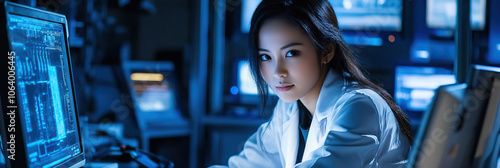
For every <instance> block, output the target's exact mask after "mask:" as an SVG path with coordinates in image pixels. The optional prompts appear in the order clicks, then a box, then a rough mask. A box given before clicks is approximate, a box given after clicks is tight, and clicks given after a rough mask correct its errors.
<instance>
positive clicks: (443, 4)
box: [426, 0, 486, 30]
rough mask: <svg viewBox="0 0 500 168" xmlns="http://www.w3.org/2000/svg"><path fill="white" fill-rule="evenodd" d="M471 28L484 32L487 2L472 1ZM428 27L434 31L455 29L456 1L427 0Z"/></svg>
mask: <svg viewBox="0 0 500 168" xmlns="http://www.w3.org/2000/svg"><path fill="white" fill-rule="evenodd" d="M470 2H471V4H470V13H471V14H470V26H471V29H472V30H484V27H485V25H486V0H471V1H470ZM426 21H427V26H428V27H429V28H433V29H455V25H456V23H457V1H456V0H427V12H426Z"/></svg>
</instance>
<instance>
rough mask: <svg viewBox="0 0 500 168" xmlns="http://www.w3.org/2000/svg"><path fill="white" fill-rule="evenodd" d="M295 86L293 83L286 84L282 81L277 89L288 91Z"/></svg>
mask: <svg viewBox="0 0 500 168" xmlns="http://www.w3.org/2000/svg"><path fill="white" fill-rule="evenodd" d="M293 86H295V85H293V84H286V83H280V84H277V85H276V90H278V91H280V92H286V91H288V90H290V89H292V87H293Z"/></svg>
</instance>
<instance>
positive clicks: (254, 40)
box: [248, 0, 412, 143]
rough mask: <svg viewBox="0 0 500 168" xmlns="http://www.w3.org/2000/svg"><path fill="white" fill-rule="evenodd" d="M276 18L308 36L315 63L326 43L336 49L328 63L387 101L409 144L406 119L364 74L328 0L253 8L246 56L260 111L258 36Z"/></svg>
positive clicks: (273, 0)
mask: <svg viewBox="0 0 500 168" xmlns="http://www.w3.org/2000/svg"><path fill="white" fill-rule="evenodd" d="M276 17H282V18H284V19H286V20H287V21H289V22H291V23H292V24H295V25H297V26H298V27H299V28H301V29H302V30H303V31H304V32H306V33H307V34H308V35H309V37H310V39H311V40H312V42H313V44H314V47H315V49H316V51H317V53H318V62H319V60H320V58H321V56H323V55H325V52H327V51H328V49H327V46H334V48H335V50H334V51H332V52H335V55H334V57H333V59H332V60H331V61H330V62H329V63H328V66H329V67H330V68H332V69H334V70H336V71H337V72H340V73H342V74H343V77H344V78H345V79H346V80H347V81H349V82H356V83H357V84H358V85H359V86H360V87H363V88H368V89H371V90H373V91H375V92H377V93H378V94H379V95H380V96H381V97H382V98H383V99H384V100H385V101H386V102H387V104H389V106H390V107H391V110H392V112H393V113H394V116H395V117H396V119H397V121H398V124H399V127H400V129H401V130H402V132H403V133H404V134H405V135H406V137H408V139H409V140H410V143H411V142H412V136H411V131H410V124H409V122H408V118H406V115H405V113H404V112H403V110H402V109H401V108H400V107H399V106H398V105H397V104H396V102H395V101H394V99H393V98H392V96H391V95H390V94H389V93H387V91H385V90H384V89H382V88H381V87H380V86H378V85H376V84H374V83H373V82H371V81H370V80H369V79H368V78H367V77H366V75H365V71H364V70H363V68H362V67H361V66H360V64H359V63H358V60H357V58H356V55H355V54H354V53H353V52H352V51H351V49H350V48H349V46H348V45H347V44H346V43H345V42H344V40H343V39H342V37H341V34H340V30H339V26H338V21H337V16H336V15H335V11H334V10H333V8H332V6H331V4H330V3H329V2H328V1H327V0H263V1H262V2H261V3H260V4H259V6H258V7H257V9H256V10H255V12H254V14H253V16H252V22H251V27H250V32H249V46H250V50H249V51H250V53H249V55H248V57H249V58H248V59H249V62H250V70H251V73H252V76H253V77H254V79H255V81H256V83H257V88H258V91H259V96H260V106H261V109H262V110H264V108H265V106H266V102H267V98H268V95H269V92H268V86H267V83H266V82H265V81H264V79H263V78H262V75H261V73H260V68H259V59H258V46H259V44H258V42H259V40H258V35H259V29H260V27H261V26H262V23H263V22H264V21H266V20H268V19H270V18H276Z"/></svg>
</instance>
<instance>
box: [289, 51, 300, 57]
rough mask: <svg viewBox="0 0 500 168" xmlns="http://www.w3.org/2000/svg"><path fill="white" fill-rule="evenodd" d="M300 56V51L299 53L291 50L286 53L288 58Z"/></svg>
mask: <svg viewBox="0 0 500 168" xmlns="http://www.w3.org/2000/svg"><path fill="white" fill-rule="evenodd" d="M299 54H300V51H297V50H290V51H288V52H287V53H286V56H287V57H293V56H297V55H299Z"/></svg>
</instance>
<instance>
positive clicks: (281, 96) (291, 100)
mask: <svg viewBox="0 0 500 168" xmlns="http://www.w3.org/2000/svg"><path fill="white" fill-rule="evenodd" d="M278 97H279V98H280V100H281V101H284V102H287V103H289V102H294V101H297V100H298V99H296V98H292V97H291V96H286V95H279V94H278Z"/></svg>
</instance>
